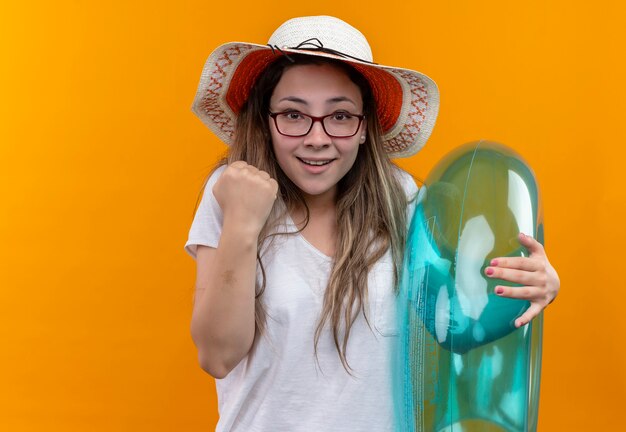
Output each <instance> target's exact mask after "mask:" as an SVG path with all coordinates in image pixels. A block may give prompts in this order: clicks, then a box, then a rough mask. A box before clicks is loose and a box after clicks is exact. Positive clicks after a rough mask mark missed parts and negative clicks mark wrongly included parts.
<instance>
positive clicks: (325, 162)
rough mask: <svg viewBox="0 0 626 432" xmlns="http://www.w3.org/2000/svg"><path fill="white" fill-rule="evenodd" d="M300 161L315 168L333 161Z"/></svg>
mask: <svg viewBox="0 0 626 432" xmlns="http://www.w3.org/2000/svg"><path fill="white" fill-rule="evenodd" d="M300 160H301V161H302V162H304V163H305V164H307V165H315V166H320V165H326V164H329V163H331V162H332V161H331V160H325V161H312V160H306V159H300Z"/></svg>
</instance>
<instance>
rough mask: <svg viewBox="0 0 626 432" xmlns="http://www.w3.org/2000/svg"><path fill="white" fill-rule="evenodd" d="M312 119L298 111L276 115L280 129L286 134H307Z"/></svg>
mask: <svg viewBox="0 0 626 432" xmlns="http://www.w3.org/2000/svg"><path fill="white" fill-rule="evenodd" d="M312 121H313V120H311V118H310V117H307V116H305V115H302V114H300V113H297V112H286V113H281V114H278V115H277V116H276V126H277V127H278V131H279V132H280V133H281V134H285V135H306V134H307V132H308V131H309V128H310V127H311V122H312Z"/></svg>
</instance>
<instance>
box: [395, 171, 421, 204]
mask: <svg viewBox="0 0 626 432" xmlns="http://www.w3.org/2000/svg"><path fill="white" fill-rule="evenodd" d="M393 174H394V176H395V178H396V179H397V180H398V182H399V183H400V185H401V186H402V189H404V192H405V193H406V196H407V198H408V199H409V200H411V199H413V197H414V196H415V195H416V194H417V191H418V190H419V187H418V186H417V183H416V182H415V179H414V178H413V176H412V175H411V174H409V173H408V172H406V171H405V170H403V169H402V168H400V167H399V166H397V165H393Z"/></svg>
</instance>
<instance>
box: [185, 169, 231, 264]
mask: <svg viewBox="0 0 626 432" xmlns="http://www.w3.org/2000/svg"><path fill="white" fill-rule="evenodd" d="M225 169H226V165H223V166H220V167H219V168H217V169H216V170H215V171H214V172H213V174H211V177H209V180H208V181H207V184H206V186H205V188H204V193H203V195H202V199H201V200H200V205H199V206H198V209H197V210H196V214H195V216H194V218H193V222H192V223H191V228H190V229H189V237H188V239H187V243H185V252H187V253H188V254H189V255H191V257H192V258H193V259H196V250H197V248H198V247H197V246H198V245H203V246H209V247H213V248H216V247H217V245H218V243H219V240H220V235H221V233H222V224H223V222H224V218H223V215H222V209H221V208H220V206H219V204H218V203H217V200H216V199H215V196H214V195H213V185H215V182H216V181H217V179H218V178H219V176H220V175H221V174H222V172H224V170H225Z"/></svg>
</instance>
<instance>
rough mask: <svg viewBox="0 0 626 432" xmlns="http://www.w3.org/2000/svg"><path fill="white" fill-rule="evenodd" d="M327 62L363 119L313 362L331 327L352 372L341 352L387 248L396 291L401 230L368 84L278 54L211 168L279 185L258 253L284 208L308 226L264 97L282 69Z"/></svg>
mask: <svg viewBox="0 0 626 432" xmlns="http://www.w3.org/2000/svg"><path fill="white" fill-rule="evenodd" d="M327 63H330V64H332V65H335V66H336V67H339V68H340V69H342V70H343V71H345V72H346V74H347V75H348V77H349V78H350V79H351V80H352V81H353V82H354V83H355V84H356V85H357V86H358V87H359V88H360V90H361V95H362V97H363V107H364V112H365V115H366V122H367V135H366V141H365V143H364V145H362V146H359V147H360V148H359V152H358V155H357V158H356V160H355V162H354V165H353V166H352V168H351V169H350V171H349V172H348V173H347V174H346V175H345V176H344V177H343V178H342V179H341V180H340V181H339V183H338V188H337V202H336V206H337V208H336V213H337V243H336V250H335V256H334V259H333V265H332V270H331V273H330V279H329V282H328V287H327V288H326V291H325V294H324V302H323V307H322V312H321V316H320V320H319V323H318V325H317V328H316V331H315V338H314V349H315V354H316V357H317V345H318V341H319V338H320V336H321V335H322V332H323V330H324V328H325V326H326V325H327V323H328V322H330V328H331V330H332V334H333V339H334V342H335V346H336V348H337V352H338V354H339V358H340V359H341V362H342V364H343V366H344V368H345V369H346V371H348V372H350V371H351V368H350V365H349V364H348V360H347V357H346V349H347V344H348V338H349V336H350V330H351V328H352V324H353V323H354V321H355V320H356V319H357V317H358V315H359V314H360V313H363V316H364V318H365V320H366V322H367V323H368V325H369V324H370V323H369V319H368V316H367V310H366V309H367V308H366V306H367V304H368V303H367V299H368V284H367V279H368V277H367V276H368V273H369V271H370V270H371V269H372V267H373V265H374V264H375V263H376V262H377V261H378V260H379V259H380V258H381V257H382V256H383V255H384V254H385V253H386V252H387V250H388V249H389V248H391V255H392V258H393V262H394V263H395V266H394V287H396V288H395V289H396V290H397V282H398V275H399V266H400V263H402V259H403V251H404V244H405V241H406V227H407V220H406V206H407V199H406V195H405V193H404V191H403V189H402V187H401V185H400V183H399V181H398V179H397V177H396V176H394V174H393V171H394V170H396V169H397V168H396V167H395V166H394V164H393V163H392V162H391V160H390V159H389V158H388V156H387V154H386V153H385V151H384V149H383V142H382V138H381V136H382V132H381V127H380V124H379V121H378V118H377V116H376V104H375V100H374V98H373V95H372V91H371V88H370V86H369V84H368V82H367V80H366V79H365V78H364V77H363V76H362V75H361V74H360V73H359V72H357V71H356V70H355V69H354V68H352V67H351V66H349V65H348V64H346V63H344V62H341V61H337V60H332V59H328V58H323V57H316V56H308V55H291V54H290V55H289V58H287V57H286V56H281V57H279V58H278V59H277V60H276V61H274V62H273V63H272V64H270V65H269V66H268V67H267V68H266V69H265V70H264V71H263V73H262V74H261V76H260V77H259V78H258V80H257V82H256V84H255V85H254V86H253V88H252V90H251V92H250V96H249V97H248V99H247V102H246V104H245V105H244V107H243V108H242V110H241V111H240V113H239V115H238V118H237V129H236V134H235V142H234V143H233V145H232V146H231V147H230V149H229V151H228V154H227V155H226V157H225V158H224V159H222V160H221V161H220V162H219V163H218V165H217V167H219V166H221V165H224V164H228V163H232V162H234V161H238V160H243V161H245V162H247V163H248V164H250V165H253V166H255V167H256V168H258V169H260V170H263V171H266V172H267V173H268V174H269V175H270V176H271V177H272V178H274V179H276V181H277V182H278V185H279V192H278V200H277V203H276V204H275V205H274V208H273V210H272V213H271V214H270V217H269V218H268V220H267V222H266V224H265V226H264V227H263V229H262V231H261V233H260V235H259V240H258V251H261V248H262V245H263V244H264V242H265V241H267V240H268V239H269V238H270V237H272V236H273V235H275V234H272V231H273V229H274V228H275V226H276V224H277V223H278V222H279V221H280V220H282V218H284V217H285V214H284V212H285V211H290V212H291V211H292V210H295V209H303V210H304V212H305V221H304V226H306V224H307V223H308V220H309V209H308V207H307V205H306V202H305V200H304V198H303V196H302V193H301V191H300V189H299V188H298V187H297V186H296V185H295V184H294V183H293V182H292V181H291V180H290V179H289V177H287V176H286V175H285V173H284V172H283V171H282V169H281V168H280V166H279V165H278V162H277V160H276V156H275V154H274V150H273V146H272V141H271V136H270V130H269V124H268V111H269V100H270V98H271V96H272V93H273V91H274V88H275V87H276V85H277V84H278V82H279V81H280V78H281V76H282V73H283V71H284V70H285V69H287V68H289V67H291V66H293V65H303V64H315V65H322V64H327ZM207 180H208V178H207ZM205 186H206V181H205ZM203 189H204V186H203ZM200 193H201V194H202V193H203V190H202V191H201V192H200ZM302 229H304V228H302ZM298 232H299V231H298ZM257 261H258V263H259V268H260V269H261V276H262V277H261V283H260V285H259V286H257V289H256V292H257V294H256V304H255V322H256V328H257V334H263V333H264V330H265V322H266V311H265V308H264V307H263V302H262V294H263V292H264V290H265V270H264V267H263V262H262V257H261V255H260V252H257ZM370 327H371V325H370ZM342 329H343V331H342Z"/></svg>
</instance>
